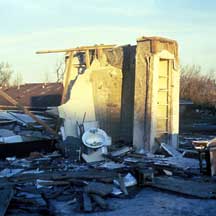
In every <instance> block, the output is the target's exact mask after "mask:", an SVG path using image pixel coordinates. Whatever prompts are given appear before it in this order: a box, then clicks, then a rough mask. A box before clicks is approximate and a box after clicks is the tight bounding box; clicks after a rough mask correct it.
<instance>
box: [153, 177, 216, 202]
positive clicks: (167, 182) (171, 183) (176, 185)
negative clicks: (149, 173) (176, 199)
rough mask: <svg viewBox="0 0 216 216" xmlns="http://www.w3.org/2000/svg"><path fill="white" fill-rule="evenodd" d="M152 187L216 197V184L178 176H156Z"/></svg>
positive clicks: (203, 196) (204, 196) (206, 197)
mask: <svg viewBox="0 0 216 216" xmlns="http://www.w3.org/2000/svg"><path fill="white" fill-rule="evenodd" d="M151 186H152V187H155V188H159V189H163V190H167V191H171V192H175V193H180V194H184V195H188V196H194V197H198V198H202V199H216V184H215V183H210V182H201V181H196V180H185V179H182V178H177V177H155V178H154V181H153V182H152V184H151Z"/></svg>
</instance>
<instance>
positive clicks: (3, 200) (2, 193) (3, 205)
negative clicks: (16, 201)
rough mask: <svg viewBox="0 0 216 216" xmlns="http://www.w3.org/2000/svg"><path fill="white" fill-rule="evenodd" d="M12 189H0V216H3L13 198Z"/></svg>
mask: <svg viewBox="0 0 216 216" xmlns="http://www.w3.org/2000/svg"><path fill="white" fill-rule="evenodd" d="M13 194H14V192H13V189H12V187H2V188H1V187H0V216H4V215H5V213H6V211H7V208H8V206H9V204H10V201H11V199H12V197H13Z"/></svg>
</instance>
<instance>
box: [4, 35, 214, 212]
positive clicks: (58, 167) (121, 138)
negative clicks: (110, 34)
mask: <svg viewBox="0 0 216 216" xmlns="http://www.w3.org/2000/svg"><path fill="white" fill-rule="evenodd" d="M55 52H64V53H65V63H66V64H65V73H64V81H63V85H64V88H63V92H62V98H61V105H60V106H58V108H57V110H58V115H56V112H55V111H56V107H55V108H54V109H44V107H40V108H39V107H37V108H39V109H40V111H39V110H37V112H36V111H33V110H31V107H26V106H23V104H21V103H20V102H21V100H20V99H21V98H20V96H19V94H14V95H13V96H14V97H15V98H13V97H12V96H10V95H9V94H7V93H8V92H7V91H6V90H5V91H2V90H1V89H0V95H1V96H2V97H3V98H4V99H5V100H6V102H9V103H10V104H12V105H13V106H15V107H17V108H18V109H20V110H22V112H15V111H11V110H9V111H8V110H7V107H5V109H4V112H2V113H1V115H0V119H1V121H0V125H1V127H3V126H4V127H7V128H6V129H5V128H4V129H2V128H1V132H0V146H1V149H2V147H3V145H4V146H5V147H7V149H8V152H5V150H4V152H5V153H7V155H6V156H5V157H4V158H5V159H4V160H0V186H1V197H0V201H1V202H0V215H5V214H7V215H15V214H16V215H71V213H72V214H73V213H74V211H78V212H100V211H109V210H116V208H115V207H113V206H112V203H111V204H110V200H111V201H112V200H113V199H112V198H122V197H123V198H131V195H133V194H136V193H137V192H138V191H139V190H137V189H141V188H146V187H151V188H159V189H161V190H166V191H167V190H168V191H171V192H174V193H178V194H183V195H187V196H188V195H189V196H193V197H196V198H202V199H215V198H216V195H215V194H216V184H215V182H216V180H215V179H214V178H213V177H210V176H207V175H212V176H213V175H215V174H216V159H215V158H216V153H215V152H216V149H215V144H216V140H215V139H211V140H210V139H209V140H210V141H204V140H200V139H198V140H196V141H193V142H192V140H191V138H189V139H188V140H189V142H188V140H187V142H184V144H183V145H181V146H179V145H180V142H178V127H179V69H178V66H179V60H178V45H177V43H176V41H173V40H169V39H165V38H159V37H142V38H139V39H138V40H137V44H136V45H125V46H116V45H95V46H85V47H77V48H71V49H66V50H51V51H49V50H48V51H40V52H38V53H55ZM23 88H24V87H23ZM37 88H38V87H37ZM52 88H56V87H55V85H53V86H52ZM52 88H51V89H52ZM24 89H26V88H24ZM47 89H49V88H48V86H47ZM51 89H49V91H48V92H49V94H48V95H47V94H44V90H43V97H42V98H41V97H39V98H38V97H37V95H35V94H34V95H33V98H31V97H30V98H29V99H30V100H27V98H26V96H23V95H22V96H23V101H29V102H30V104H31V105H32V104H34V105H44V104H47V103H45V102H48V101H47V100H48V98H50V96H51V93H54V91H52V90H51ZM55 90H57V89H55ZM61 90H62V89H61V86H59V91H61ZM23 92H29V91H23ZM33 92H34V91H33ZM16 93H17V92H16ZM51 98H52V99H54V101H56V100H57V99H58V103H57V104H59V97H57V98H56V97H53V95H52V97H51ZM15 99H17V101H16V100H15ZM36 102H37V103H36ZM28 104H29V103H28ZM52 104H53V103H52ZM25 105H27V104H25ZM49 105H50V104H49ZM12 108H13V107H12ZM41 109H42V110H41ZM1 116H2V117H1ZM5 125H6V126H5ZM11 125H12V126H11ZM10 130H11V131H10ZM4 134H5V136H4ZM11 138H13V139H12V140H11ZM9 139H10V140H11V141H10V142H8V140H9ZM17 143H19V145H18V146H17V145H16V144H17ZM32 143H35V145H34V146H32ZM39 143H40V144H41V146H40V148H38V147H39ZM48 144H50V146H51V147H53V148H52V149H51V150H50V149H48V148H47V149H44V147H45V146H46V147H48ZM21 145H22V147H23V150H27V152H28V153H27V156H26V155H25V156H26V157H25V158H19V156H21V155H18V154H16V151H18V152H22V151H23V150H21V148H20V146H21ZM33 147H34V148H33ZM36 147H37V148H36ZM56 147H58V148H56ZM179 147H180V148H179ZM188 147H189V149H187V148H188ZM59 148H60V149H61V150H63V151H56V150H57V149H58V150H59ZM42 149H43V150H42ZM158 150H159V151H158ZM194 150H196V151H194ZM50 151H51V152H52V153H50ZM29 153H30V154H29ZM62 153H64V154H62ZM153 153H154V154H153ZM0 155H1V156H3V152H0ZM8 156H10V157H8ZM198 159H199V160H198ZM85 162H87V163H85ZM203 174H205V175H206V174H207V175H206V176H205V178H203V176H202V175H203ZM108 198H110V199H108ZM115 202H116V200H115ZM160 206H161V204H160ZM151 207H152V206H151ZM117 208H118V207H117ZM145 208H148V206H145ZM162 208H164V206H162ZM165 211H166V209H165ZM113 215H115V212H114V214H113Z"/></svg>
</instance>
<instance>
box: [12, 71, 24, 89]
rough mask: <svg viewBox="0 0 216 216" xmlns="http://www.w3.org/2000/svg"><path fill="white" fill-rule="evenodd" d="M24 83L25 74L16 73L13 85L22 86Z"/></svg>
mask: <svg viewBox="0 0 216 216" xmlns="http://www.w3.org/2000/svg"><path fill="white" fill-rule="evenodd" d="M22 83H23V76H22V74H21V73H16V76H15V78H14V80H13V86H20V85H21V84H22Z"/></svg>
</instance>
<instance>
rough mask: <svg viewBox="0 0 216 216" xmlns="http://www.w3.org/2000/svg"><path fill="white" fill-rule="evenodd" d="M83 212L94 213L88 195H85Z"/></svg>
mask: <svg viewBox="0 0 216 216" xmlns="http://www.w3.org/2000/svg"><path fill="white" fill-rule="evenodd" d="M83 210H84V212H92V211H93V208H92V203H91V198H90V197H89V195H88V194H87V193H85V192H84V193H83Z"/></svg>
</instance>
